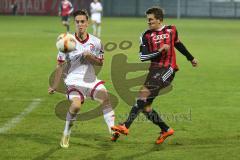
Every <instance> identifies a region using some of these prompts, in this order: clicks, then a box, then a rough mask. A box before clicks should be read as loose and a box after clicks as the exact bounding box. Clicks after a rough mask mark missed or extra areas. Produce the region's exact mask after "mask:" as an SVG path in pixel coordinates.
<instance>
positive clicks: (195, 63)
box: [191, 58, 198, 67]
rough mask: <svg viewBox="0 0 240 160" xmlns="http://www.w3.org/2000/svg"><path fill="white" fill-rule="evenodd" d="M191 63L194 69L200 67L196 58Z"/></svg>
mask: <svg viewBox="0 0 240 160" xmlns="http://www.w3.org/2000/svg"><path fill="white" fill-rule="evenodd" d="M191 63H192V66H193V67H197V66H198V60H197V59H195V58H194V59H193V60H192V61H191Z"/></svg>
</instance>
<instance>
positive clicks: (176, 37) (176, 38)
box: [173, 26, 180, 44]
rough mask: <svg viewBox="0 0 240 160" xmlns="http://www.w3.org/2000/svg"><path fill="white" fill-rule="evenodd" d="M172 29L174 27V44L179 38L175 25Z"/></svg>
mask: <svg viewBox="0 0 240 160" xmlns="http://www.w3.org/2000/svg"><path fill="white" fill-rule="evenodd" d="M173 29H174V33H175V38H174V44H176V43H179V42H180V39H179V37H178V31H177V28H176V26H173Z"/></svg>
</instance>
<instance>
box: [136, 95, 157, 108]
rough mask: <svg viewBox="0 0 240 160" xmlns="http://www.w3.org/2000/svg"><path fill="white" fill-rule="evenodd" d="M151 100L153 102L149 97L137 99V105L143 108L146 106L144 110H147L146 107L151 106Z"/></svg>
mask: <svg viewBox="0 0 240 160" xmlns="http://www.w3.org/2000/svg"><path fill="white" fill-rule="evenodd" d="M152 102H153V99H151V98H147V99H146V98H144V99H138V100H137V106H138V107H139V108H140V109H143V110H145V108H146V110H148V109H147V108H151V104H152Z"/></svg>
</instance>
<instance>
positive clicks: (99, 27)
mask: <svg viewBox="0 0 240 160" xmlns="http://www.w3.org/2000/svg"><path fill="white" fill-rule="evenodd" d="M100 36H101V23H97V37H98V38H99V37H100Z"/></svg>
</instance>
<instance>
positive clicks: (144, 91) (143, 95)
mask: <svg viewBox="0 0 240 160" xmlns="http://www.w3.org/2000/svg"><path fill="white" fill-rule="evenodd" d="M149 95H150V91H149V90H148V89H147V88H145V87H142V88H141V89H140V91H139V97H140V98H141V99H143V98H147V97H148V96H149Z"/></svg>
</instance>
